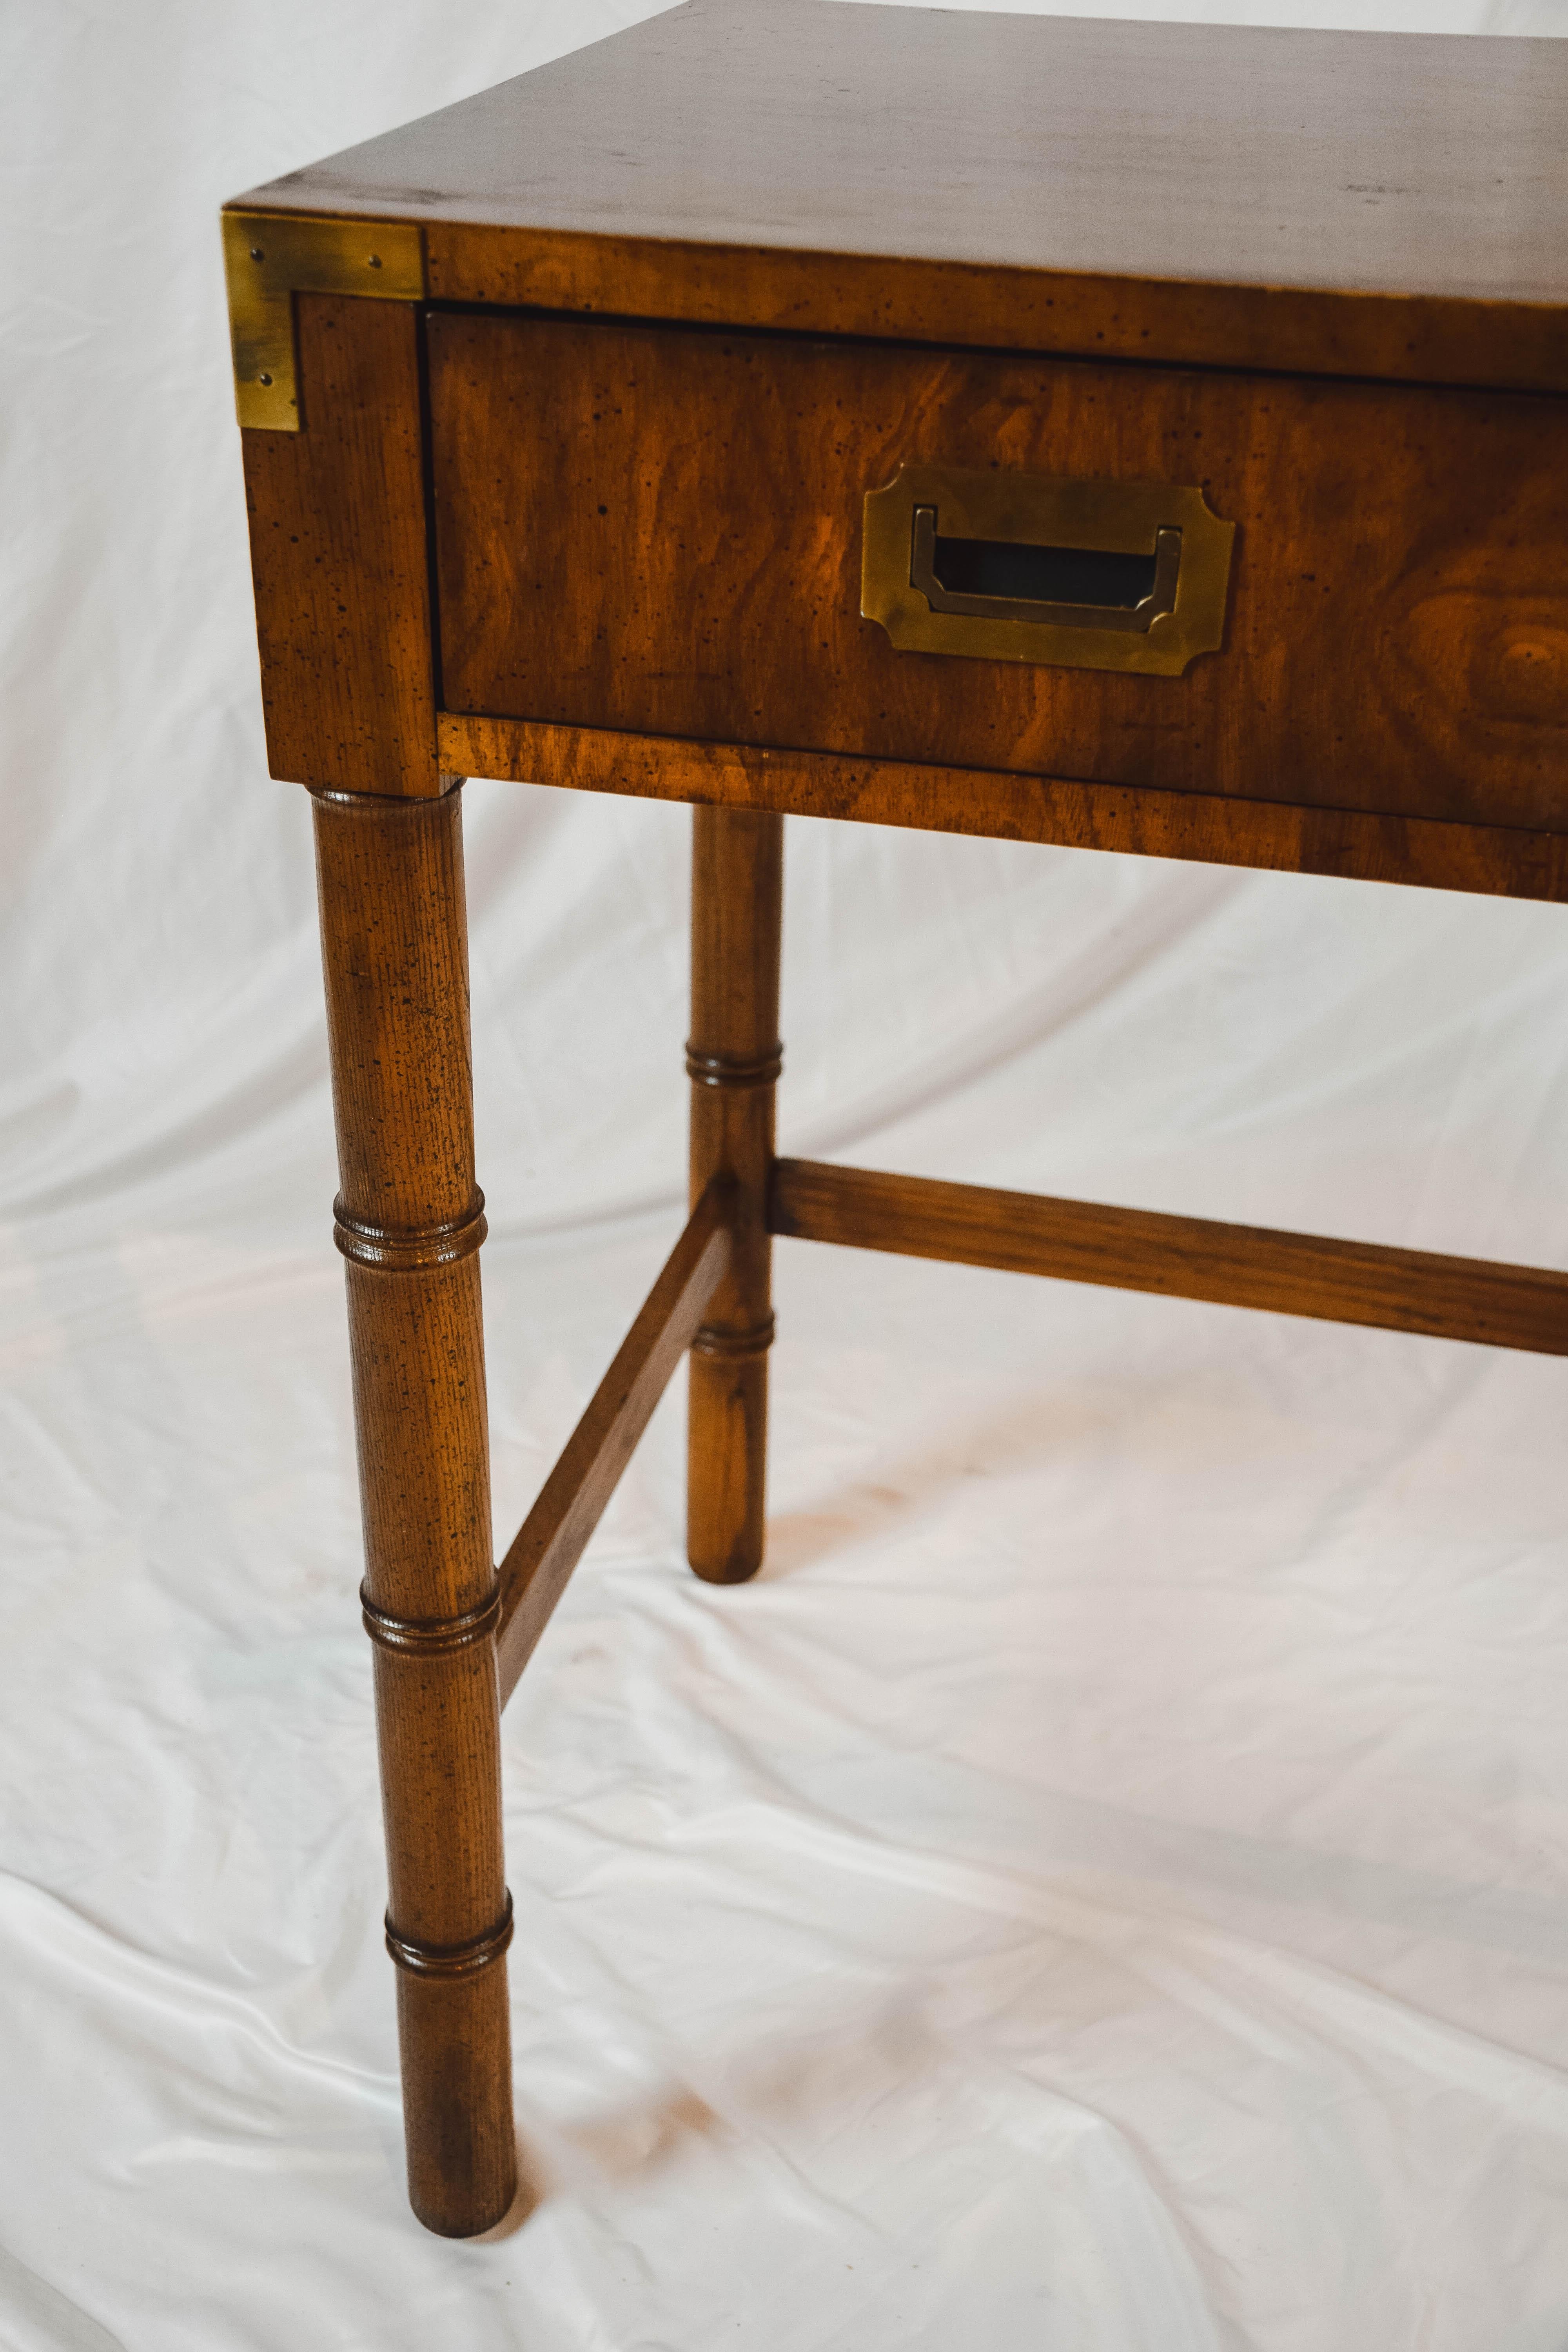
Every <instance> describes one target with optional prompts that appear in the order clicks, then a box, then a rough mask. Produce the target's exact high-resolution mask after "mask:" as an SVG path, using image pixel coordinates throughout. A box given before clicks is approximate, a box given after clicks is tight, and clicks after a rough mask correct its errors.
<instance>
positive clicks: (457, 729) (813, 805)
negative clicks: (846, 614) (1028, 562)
mask: <svg viewBox="0 0 1568 2352" xmlns="http://www.w3.org/2000/svg"><path fill="white" fill-rule="evenodd" d="M437 738H438V740H439V742H440V745H441V757H442V761H443V764H444V765H445V766H446V767H447V768H449V769H451V770H452V771H453V772H454V773H455V774H460V775H465V776H496V777H500V778H503V779H505V778H510V780H511V781H512V782H516V783H524V784H548V785H555V786H560V787H563V788H564V789H566V790H569V791H575V792H588V793H636V794H637V795H638V796H640V797H641V798H644V799H647V800H668V801H696V802H702V803H710V804H711V805H713V806H715V807H721V808H752V809H776V810H777V811H778V812H779V814H781V815H784V816H816V817H841V818H846V819H848V820H849V821H850V822H852V823H856V824H903V825H910V826H912V827H914V828H915V829H916V830H917V831H920V832H926V833H967V834H978V835H989V836H991V837H993V838H995V839H999V840H1003V841H1038V842H1050V843H1054V844H1056V845H1058V846H1059V847H1062V848H1065V849H1110V850H1117V851H1120V852H1121V853H1122V854H1123V855H1126V856H1139V857H1179V858H1184V859H1187V860H1190V861H1194V862H1195V863H1197V864H1199V865H1207V866H1268V867H1271V868H1273V869H1274V870H1275V871H1276V872H1279V873H1284V874H1328V875H1335V876H1338V877H1340V878H1341V879H1342V880H1345V881H1356V882H1400V883H1405V884H1407V885H1413V886H1415V887H1419V888H1425V889H1429V890H1468V891H1476V892H1479V893H1483V894H1485V895H1487V896H1489V897H1494V898H1549V899H1564V898H1568V833H1523V832H1518V831H1512V830H1510V829H1509V828H1508V827H1506V826H1502V825H1481V824H1432V823H1431V822H1429V821H1428V820H1427V819H1426V818H1421V817H1404V816H1369V815H1366V814H1362V813H1360V812H1358V811H1356V810H1353V809H1313V808H1296V807H1293V806H1291V805H1289V804H1288V803H1282V802H1278V801H1273V802H1270V801H1244V800H1222V799H1220V798H1218V797H1217V796H1216V795H1215V794H1214V793H1163V792H1151V791H1147V790H1143V789H1140V788H1139V787H1137V786H1134V785H1129V784H1084V783H1074V782H1068V781H1067V780H1066V779H1064V778H1062V777H1058V776H1009V775H1005V774H1001V773H998V772H996V771H994V770H993V769H979V768H933V767H929V766H916V765H912V764H910V763H907V762H901V761H896V760H850V759H844V758H841V757H839V756H838V755H837V754H835V753H832V752H827V751H766V750H758V749H757V748H756V747H754V746H752V745H750V744H745V743H699V742H694V741H693V740H691V739H690V738H689V736H677V735H616V734H614V733H611V732H610V731H608V730H605V729H603V728H593V727H549V726H541V725H539V724H538V723H537V722H535V721H532V720H530V719H469V718H462V717H459V716H457V715H455V714H454V713H452V712H450V711H443V712H442V713H441V715H440V718H439V719H438V720H437Z"/></svg>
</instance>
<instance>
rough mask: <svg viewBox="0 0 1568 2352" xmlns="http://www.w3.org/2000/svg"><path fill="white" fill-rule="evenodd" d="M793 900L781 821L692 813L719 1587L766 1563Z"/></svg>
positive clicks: (697, 1377) (696, 1486) (693, 1386)
mask: <svg viewBox="0 0 1568 2352" xmlns="http://www.w3.org/2000/svg"><path fill="white" fill-rule="evenodd" d="M783 904H784V819H783V818H782V817H781V816H773V815H770V814H757V813H755V812H753V811H752V810H747V809H720V808H698V809H695V810H693V812H692V830H691V1036H690V1040H689V1044H688V1046H687V1054H686V1067H687V1072H688V1074H689V1077H690V1079H691V1197H692V1199H693V1201H694V1202H696V1201H699V1200H700V1199H701V1198H702V1196H703V1194H704V1193H705V1192H707V1190H708V1188H709V1186H710V1185H711V1184H714V1183H719V1184H721V1185H722V1186H723V1187H724V1188H725V1192H726V1195H727V1199H728V1203H729V1206H728V1222H729V1225H730V1232H731V1244H732V1247H731V1259H730V1265H729V1270H728V1272H727V1273H726V1274H725V1276H724V1279H723V1281H722V1282H721V1284H720V1286H719V1287H718V1289H717V1290H716V1291H715V1292H714V1294H713V1298H712V1301H711V1304H710V1307H709V1310H708V1313H707V1315H706V1317H705V1318H704V1319H703V1322H702V1326H701V1328H700V1330H699V1331H698V1333H697V1336H696V1338H695V1339H694V1340H693V1342H692V1349H691V1375H690V1390H689V1398H688V1406H687V1412H688V1425H687V1477H686V1550H687V1557H688V1559H689V1560H690V1562H691V1565H692V1567H693V1568H694V1569H695V1570H696V1571H697V1573H698V1575H699V1576H700V1577H703V1578H705V1579H706V1580H708V1581H709V1582H710V1583H712V1584H739V1583H742V1582H743V1581H744V1580H745V1579H746V1578H747V1577H749V1576H753V1575H755V1573H756V1571H757V1570H758V1569H759V1568H760V1567H761V1566H762V1564H763V1541H764V1522H763V1505H764V1499H765V1489H766V1482H767V1442H768V1353H767V1351H768V1349H769V1348H770V1347H771V1346H772V1345H773V1303H772V1280H773V1252H772V1245H771V1244H770V1241H769V1238H768V1229H767V1220H766V1193H767V1179H768V1170H769V1168H770V1166H771V1165H772V1162H773V1091H774V1083H775V1081H776V1079H777V1077H778V1074H779V1065H780V1060H781V1056H782V1054H783V1050H784V1049H783V1047H782V1046H781V1045H780V1044H779V944H780V929H781V921H782V914H783Z"/></svg>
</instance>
